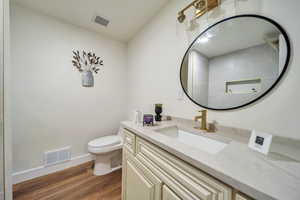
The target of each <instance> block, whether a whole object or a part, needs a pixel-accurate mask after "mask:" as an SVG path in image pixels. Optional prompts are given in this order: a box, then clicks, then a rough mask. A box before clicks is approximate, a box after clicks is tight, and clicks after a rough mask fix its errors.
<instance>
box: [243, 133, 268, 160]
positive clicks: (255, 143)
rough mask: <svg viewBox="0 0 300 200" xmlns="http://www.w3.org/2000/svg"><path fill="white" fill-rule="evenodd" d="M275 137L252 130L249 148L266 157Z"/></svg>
mask: <svg viewBox="0 0 300 200" xmlns="http://www.w3.org/2000/svg"><path fill="white" fill-rule="evenodd" d="M272 138H273V136H272V135H271V134H269V133H264V132H261V131H257V130H252V133H251V137H250V140H249V143H248V147H249V148H250V149H253V150H255V151H258V152H260V153H263V154H265V155H268V153H269V151H270V147H271V143H272Z"/></svg>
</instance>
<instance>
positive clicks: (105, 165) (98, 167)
mask: <svg viewBox="0 0 300 200" xmlns="http://www.w3.org/2000/svg"><path fill="white" fill-rule="evenodd" d="M118 153H120V152H119V151H114V152H109V153H106V154H100V155H96V159H95V166H94V175H95V176H102V175H105V174H109V173H111V172H113V171H115V170H118V169H120V168H121V167H122V166H121V165H118V166H112V158H113V157H114V156H117V155H118Z"/></svg>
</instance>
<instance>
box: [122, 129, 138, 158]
mask: <svg viewBox="0 0 300 200" xmlns="http://www.w3.org/2000/svg"><path fill="white" fill-rule="evenodd" d="M123 133H124V147H125V148H126V149H127V150H128V151H129V152H130V153H133V154H134V153H135V134H133V133H131V132H130V131H128V130H127V129H123Z"/></svg>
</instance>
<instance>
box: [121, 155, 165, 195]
mask: <svg viewBox="0 0 300 200" xmlns="http://www.w3.org/2000/svg"><path fill="white" fill-rule="evenodd" d="M123 156H124V158H123V161H124V162H123V175H122V176H123V183H122V184H123V188H124V190H123V191H122V199H123V200H161V193H162V192H161V190H162V181H161V180H160V179H159V178H157V177H156V176H155V175H154V174H153V173H152V172H151V171H150V170H149V169H147V168H146V167H145V166H144V165H143V164H142V163H140V162H139V161H138V160H136V159H135V158H134V157H132V155H131V153H130V151H128V150H126V149H124V153H123Z"/></svg>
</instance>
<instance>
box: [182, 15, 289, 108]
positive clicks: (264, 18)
mask: <svg viewBox="0 0 300 200" xmlns="http://www.w3.org/2000/svg"><path fill="white" fill-rule="evenodd" d="M240 17H255V18H259V19H263V20H266V21H267V22H270V23H272V24H273V25H274V26H276V28H278V30H279V31H280V32H281V33H282V35H283V37H284V39H285V41H286V46H287V57H286V60H285V64H284V67H283V69H282V72H281V73H280V75H279V77H278V78H277V80H276V81H275V82H274V83H273V85H272V86H271V87H270V88H269V89H268V90H267V91H265V92H264V93H263V94H261V95H260V96H259V97H257V98H256V99H254V100H252V101H249V102H248V103H245V104H242V105H240V106H236V107H231V108H211V107H208V106H203V105H201V104H200V103H197V102H196V101H195V100H193V99H192V98H191V97H190V96H189V95H188V94H187V91H186V90H185V89H184V87H183V84H182V78H181V71H182V67H183V63H184V58H185V57H186V55H187V54H188V52H189V50H190V49H191V48H192V46H193V45H194V43H195V42H196V41H197V40H198V38H200V37H201V36H202V35H203V34H205V32H206V31H208V30H209V29H211V28H213V27H214V26H216V25H218V24H220V23H222V22H225V21H228V20H231V19H235V18H240ZM290 57H291V44H290V40H289V37H288V35H287V33H286V31H285V30H284V29H283V28H282V26H281V25H280V24H278V23H277V22H276V21H274V20H273V19H270V18H268V17H264V16H261V15H254V14H247V15H236V16H233V17H228V18H225V19H223V20H221V21H218V22H216V23H215V24H213V25H211V26H209V27H208V28H206V29H205V30H204V31H202V32H201V33H200V34H199V36H197V37H196V39H195V40H194V41H193V42H192V43H191V44H190V46H189V47H188V49H187V51H186V52H185V54H184V56H183V58H182V61H181V66H180V72H179V77H180V84H181V87H182V89H183V91H184V93H185V95H186V96H187V97H188V98H189V99H190V100H191V101H192V102H193V103H195V104H196V105H198V106H200V107H202V108H206V109H209V110H216V111H226V110H235V109H239V108H242V107H245V106H248V105H250V104H252V103H254V102H256V101H258V100H260V99H261V98H263V97H264V96H266V95H267V94H268V93H269V92H270V91H271V90H272V89H273V88H274V87H275V86H276V85H277V84H278V83H279V81H280V80H281V79H282V77H283V75H284V74H285V72H286V70H287V67H288V65H289V63H290Z"/></svg>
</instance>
